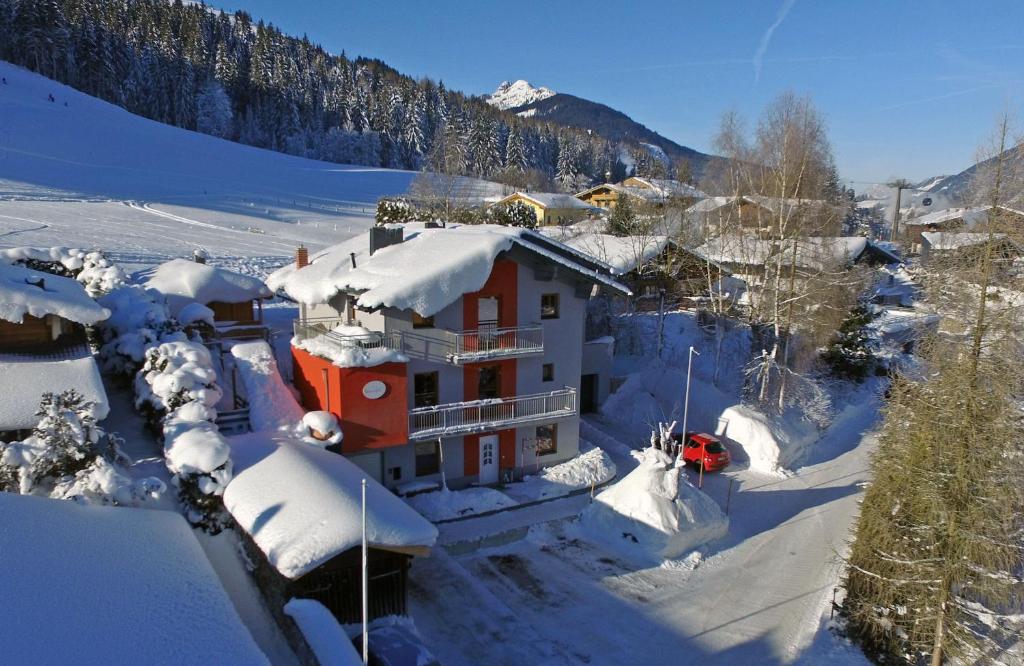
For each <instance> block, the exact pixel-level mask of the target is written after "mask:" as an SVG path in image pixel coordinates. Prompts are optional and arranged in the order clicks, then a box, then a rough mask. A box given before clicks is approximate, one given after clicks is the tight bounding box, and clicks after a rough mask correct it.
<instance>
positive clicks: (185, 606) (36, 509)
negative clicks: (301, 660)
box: [0, 493, 268, 666]
mask: <svg viewBox="0 0 1024 666" xmlns="http://www.w3.org/2000/svg"><path fill="white" fill-rule="evenodd" d="M0 552H2V553H3V566H4V570H5V574H4V575H3V576H2V577H0V592H2V594H3V597H4V603H3V604H2V605H0V626H2V627H3V634H4V659H5V661H8V662H10V663H25V664H28V663H33V664H39V663H50V664H104V663H106V664H114V663H137V664H167V665H168V666H170V665H172V664H199V663H209V662H210V661H211V660H212V661H215V662H221V663H224V662H230V663H232V664H266V663H268V662H267V660H266V658H265V657H264V656H263V654H262V653H261V652H260V651H259V649H258V648H257V647H256V644H255V643H254V642H253V639H252V637H251V636H250V635H249V632H248V631H247V630H246V629H245V627H244V626H243V625H242V622H241V620H240V619H239V617H238V614H237V613H236V611H235V609H234V607H233V606H232V604H231V601H230V600H229V599H228V596H227V594H226V593H225V592H224V589H223V587H221V584H220V581H219V580H218V578H217V575H216V574H215V573H214V571H213V568H212V567H211V566H210V563H209V561H208V560H207V559H206V556H205V555H204V554H203V550H202V548H201V547H200V545H199V543H198V542H197V541H196V538H195V536H193V534H192V530H191V529H190V528H189V527H188V525H187V524H186V523H185V521H184V520H182V518H181V516H179V515H177V514H176V513H172V512H169V511H151V510H146V509H126V508H114V507H95V506H82V505H78V504H75V503H72V502H61V501H58V500H50V499H43V498H39V497H27V496H22V495H14V494H9V493H0Z"/></svg>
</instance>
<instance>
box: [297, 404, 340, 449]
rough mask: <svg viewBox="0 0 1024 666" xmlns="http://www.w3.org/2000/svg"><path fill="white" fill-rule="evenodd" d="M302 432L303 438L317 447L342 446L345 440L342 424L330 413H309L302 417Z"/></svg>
mask: <svg viewBox="0 0 1024 666" xmlns="http://www.w3.org/2000/svg"><path fill="white" fill-rule="evenodd" d="M300 430H301V432H300V434H301V435H302V437H303V438H304V439H306V441H308V442H309V443H311V444H314V445H316V446H323V447H328V446H333V445H335V444H340V443H341V440H342V439H343V438H344V435H343V433H342V432H341V424H339V423H338V419H337V418H335V416H334V414H331V413H330V412H323V411H316V412H308V413H307V414H306V415H305V416H303V417H302V425H301V426H300Z"/></svg>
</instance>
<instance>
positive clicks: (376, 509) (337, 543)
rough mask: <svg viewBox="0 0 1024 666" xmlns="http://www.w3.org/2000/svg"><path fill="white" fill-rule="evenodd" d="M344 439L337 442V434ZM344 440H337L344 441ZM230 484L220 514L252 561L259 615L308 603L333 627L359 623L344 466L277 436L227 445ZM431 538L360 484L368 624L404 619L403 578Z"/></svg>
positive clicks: (399, 507) (357, 553) (355, 502)
mask: <svg viewBox="0 0 1024 666" xmlns="http://www.w3.org/2000/svg"><path fill="white" fill-rule="evenodd" d="M346 435H347V433H346ZM346 438H347V437H346ZM230 441H231V459H232V461H233V463H234V475H233V478H232V480H231V483H229V484H228V486H227V488H226V489H225V491H224V506H225V507H226V508H227V510H228V511H229V512H230V513H231V515H232V517H233V518H234V519H235V522H236V523H237V524H238V526H239V527H241V529H242V530H243V531H244V532H245V533H246V534H247V535H248V537H249V539H250V540H251V542H252V544H253V545H255V547H256V549H258V551H259V553H256V554H255V555H256V557H254V558H253V559H257V558H259V557H260V556H262V558H261V561H260V565H259V566H258V568H257V572H258V577H259V579H260V580H261V587H262V589H263V592H264V594H265V595H266V596H267V598H268V601H269V602H270V603H269V606H270V607H271V608H275V609H279V608H281V607H282V606H284V604H285V603H286V602H287V601H288V600H289V599H292V598H298V599H314V600H316V601H319V602H320V603H322V604H323V605H324V606H325V607H327V609H328V610H330V611H331V612H332V613H333V614H334V616H335V617H336V618H337V619H338V621H339V622H341V623H344V624H356V623H358V622H360V621H361V620H362V604H361V595H360V580H361V572H362V565H361V564H362V563H361V558H362V553H361V550H362V546H361V544H362V527H361V525H362V515H361V511H362V510H361V504H362V498H361V493H362V487H361V484H362V481H363V479H366V476H367V474H366V472H365V471H364V470H363V469H361V468H359V467H357V466H356V465H355V464H354V463H353V462H351V461H350V460H348V459H347V458H345V457H344V456H339V455H337V454H335V453H331V452H329V451H325V450H324V449H321V448H319V447H318V446H315V445H313V444H310V443H308V442H306V441H302V440H296V439H294V438H293V437H292V436H290V435H289V434H286V433H280V432H261V433H253V434H249V435H242V436H239V437H232V438H230ZM436 540H437V528H436V527H434V525H432V524H431V523H430V522H429V521H427V519H426V518H423V517H422V516H420V515H419V514H418V513H416V511H415V510H413V509H412V508H411V507H410V506H409V505H408V504H406V503H405V502H404V501H403V500H401V499H400V498H398V497H396V496H395V495H394V494H393V493H391V492H390V491H388V490H387V489H386V488H384V487H383V486H382V485H380V484H379V483H377V481H375V480H373V479H366V541H367V546H368V561H369V562H368V567H369V572H370V577H371V583H370V588H369V599H368V610H369V614H370V619H371V620H372V619H376V618H378V617H384V616H388V615H405V614H406V588H407V571H408V569H409V563H410V561H411V559H412V558H413V557H414V556H426V555H428V554H429V553H430V549H431V547H432V546H433V545H434V543H435V541H436Z"/></svg>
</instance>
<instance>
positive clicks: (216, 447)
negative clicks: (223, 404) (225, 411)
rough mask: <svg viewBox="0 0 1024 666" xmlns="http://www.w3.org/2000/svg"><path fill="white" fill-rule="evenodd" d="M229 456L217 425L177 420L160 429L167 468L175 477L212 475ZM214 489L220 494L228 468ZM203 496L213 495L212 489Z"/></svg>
mask: <svg viewBox="0 0 1024 666" xmlns="http://www.w3.org/2000/svg"><path fill="white" fill-rule="evenodd" d="M230 455H231V449H230V448H229V447H228V443H227V440H226V439H224V437H223V436H221V434H220V432H218V430H217V426H216V425H214V424H212V423H210V422H209V421H179V420H175V419H171V420H170V421H168V423H167V424H166V425H165V426H164V457H165V458H166V459H167V468H168V469H169V470H171V472H173V473H175V474H184V475H191V474H211V475H216V474H217V471H216V470H218V468H220V467H223V466H225V465H226V464H227V463H228V461H229V459H230ZM225 474H226V478H224V479H221V481H222V483H221V484H220V486H219V488H217V490H220V491H221V492H223V482H226V481H227V479H229V478H230V475H231V472H230V468H228V469H226V471H225ZM203 492H204V493H205V494H216V495H219V494H220V492H215V491H214V489H213V488H211V489H210V491H207V490H204V491H203Z"/></svg>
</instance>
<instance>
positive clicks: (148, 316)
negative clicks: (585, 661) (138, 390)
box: [97, 286, 187, 377]
mask: <svg viewBox="0 0 1024 666" xmlns="http://www.w3.org/2000/svg"><path fill="white" fill-rule="evenodd" d="M99 303H100V305H102V306H103V307H105V308H107V309H108V310H110V313H111V314H110V317H109V318H108V319H107V320H106V321H104V322H102V323H101V324H99V325H98V327H97V328H98V330H99V332H100V335H101V336H102V339H103V345H102V346H101V347H100V363H101V365H102V367H103V370H104V371H105V372H110V373H114V374H118V375H122V376H126V377H130V376H132V375H134V374H135V373H136V372H137V371H138V370H139V368H140V367H141V366H142V364H143V362H144V361H145V358H146V351H147V350H148V349H150V348H152V347H155V346H157V345H159V344H160V343H162V342H176V341H183V340H186V339H187V335H186V334H185V333H183V332H182V330H181V326H180V325H179V323H178V322H177V321H176V320H175V319H174V318H173V317H171V315H170V312H169V311H168V309H167V304H166V303H164V302H163V301H162V300H158V299H157V298H156V297H155V296H154V295H153V294H151V293H150V292H148V291H146V290H145V289H143V288H142V287H139V286H128V287H122V288H120V289H116V290H114V291H112V292H110V293H109V294H107V295H105V296H102V297H101V298H100V299H99Z"/></svg>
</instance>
